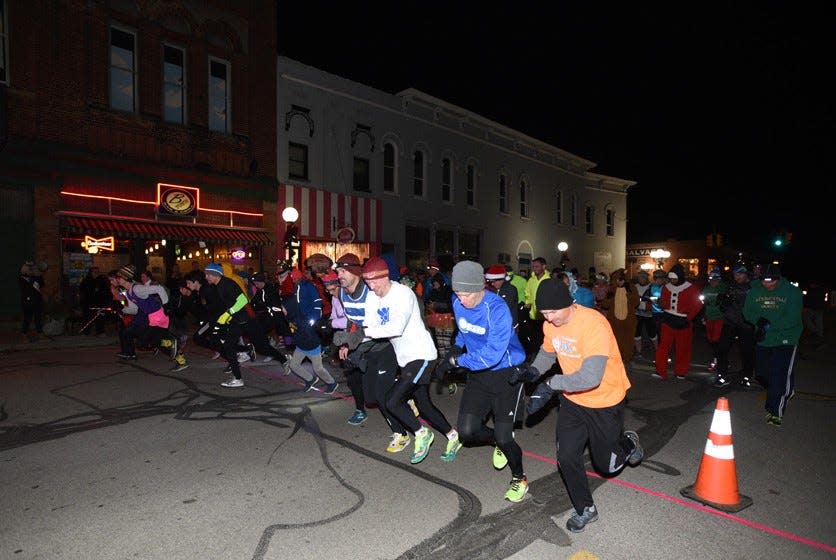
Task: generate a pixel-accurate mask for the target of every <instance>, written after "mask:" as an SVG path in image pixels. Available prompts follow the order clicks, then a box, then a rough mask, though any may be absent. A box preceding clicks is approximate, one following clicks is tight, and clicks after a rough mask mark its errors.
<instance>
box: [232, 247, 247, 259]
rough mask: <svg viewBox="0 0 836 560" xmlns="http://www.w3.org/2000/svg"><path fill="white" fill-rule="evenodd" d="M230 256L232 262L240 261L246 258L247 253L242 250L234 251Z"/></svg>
mask: <svg viewBox="0 0 836 560" xmlns="http://www.w3.org/2000/svg"><path fill="white" fill-rule="evenodd" d="M230 256H231V257H232V260H234V261H242V260H244V259H245V258H247V252H246V251H244V250H243V249H235V250H234V251H232V253H230Z"/></svg>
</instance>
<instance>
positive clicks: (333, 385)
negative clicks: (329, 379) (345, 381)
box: [322, 381, 339, 395]
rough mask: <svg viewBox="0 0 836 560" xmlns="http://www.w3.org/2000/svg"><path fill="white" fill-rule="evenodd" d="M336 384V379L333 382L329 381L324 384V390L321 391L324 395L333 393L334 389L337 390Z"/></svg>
mask: <svg viewBox="0 0 836 560" xmlns="http://www.w3.org/2000/svg"><path fill="white" fill-rule="evenodd" d="M337 385H339V383H337V382H336V381H334V382H333V383H329V384H328V385H326V386H325V390H324V391H322V392H323V393H325V394H326V395H333V394H334V391H336V390H337Z"/></svg>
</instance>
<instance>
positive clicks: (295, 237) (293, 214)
mask: <svg viewBox="0 0 836 560" xmlns="http://www.w3.org/2000/svg"><path fill="white" fill-rule="evenodd" d="M298 219H299V211H298V210H296V208H294V207H293V206H288V207H287V208H285V209H284V210H282V220H284V222H285V230H284V248H285V255H286V257H287V263H288V264H289V265H290V266H293V259H294V257H295V256H296V247H298V243H299V229H298V228H297V227H296V220H298Z"/></svg>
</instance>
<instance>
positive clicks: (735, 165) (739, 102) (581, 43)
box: [278, 1, 836, 272]
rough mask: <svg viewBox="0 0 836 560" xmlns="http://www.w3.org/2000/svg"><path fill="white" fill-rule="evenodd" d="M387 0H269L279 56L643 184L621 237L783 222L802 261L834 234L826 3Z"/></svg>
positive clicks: (688, 235)
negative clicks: (434, 103) (485, 123)
mask: <svg viewBox="0 0 836 560" xmlns="http://www.w3.org/2000/svg"><path fill="white" fill-rule="evenodd" d="M376 4H377V3H369V4H368V5H367V4H362V6H371V5H376ZM389 4H392V3H389ZM389 4H387V5H381V6H378V7H376V8H374V9H372V8H368V7H360V6H361V4H356V3H350V2H339V3H330V2H328V3H322V2H314V1H310V2H283V1H280V2H279V8H278V11H279V13H278V19H279V23H278V42H279V54H280V55H283V56H287V57H290V58H293V59H295V60H299V61H301V62H303V63H306V64H309V65H311V66H315V67H317V68H319V69H321V70H324V71H327V72H330V73H333V74H337V75H339V76H342V77H345V78H348V79H351V80H353V81H356V82H359V83H363V84H366V85H369V86H372V87H374V88H377V89H380V90H383V91H386V92H388V93H397V92H398V91H401V90H403V89H406V88H409V87H412V88H416V89H418V90H421V91H423V92H425V93H428V94H430V95H432V96H434V97H438V98H440V99H443V100H445V101H448V102H450V103H453V104H455V105H458V106H460V107H463V108H466V109H468V110H470V111H473V112H475V113H478V114H480V115H482V116H484V117H486V118H488V119H491V120H494V121H496V122H499V123H501V124H504V125H506V126H509V127H511V128H514V129H516V130H519V131H521V132H523V133H525V134H527V135H529V136H532V137H534V138H537V139H539V140H542V141H544V142H547V143H549V144H552V145H554V146H556V147H558V148H561V149H564V150H566V151H569V152H571V153H574V154H576V155H578V156H581V157H583V158H586V159H589V160H591V161H593V162H595V163H596V164H597V167H596V168H594V169H593V171H594V172H597V173H602V174H605V175H612V176H615V177H620V178H624V179H631V180H634V181H636V182H637V183H638V184H637V185H636V186H635V187H632V188H631V189H630V191H629V195H628V199H627V201H628V202H627V204H628V232H627V236H628V242H629V243H633V242H645V241H658V240H660V239H668V238H675V239H698V238H704V237H705V235H706V234H708V233H711V232H712V231H717V232H720V233H723V234H724V237H725V239H726V241H727V244H729V245H731V246H735V247H738V248H740V249H754V250H770V249H769V247H770V242H771V240H772V239H773V238H774V237H775V235H776V234H778V233H779V232H781V231H790V232H792V234H793V240H792V244H791V245H790V246H789V247H787V248H785V249H783V250H782V256H781V258H782V261H783V262H784V263H785V267H793V268H797V269H799V270H798V271H800V269H801V268H802V267H809V266H810V265H809V260H810V259H818V258H820V257H817V256H816V253H815V251H817V250H821V249H822V248H823V247H828V248H830V249H831V250H832V247H833V246H834V245H836V237H835V236H834V234H833V230H832V228H830V227H828V228H827V231H825V228H824V225H823V220H824V218H825V210H827V211H828V217H829V216H832V215H833V211H832V208H833V204H832V202H831V200H832V199H833V198H834V197H833V194H832V186H833V184H834V179H836V173H835V172H834V166H833V164H832V160H833V157H832V154H833V151H834V142H833V138H834V133H835V132H836V130H834V121H833V117H834V114H833V113H834V112H833V104H834V100H836V95H834V94H836V88H834V70H833V54H834V52H836V48H835V47H836V41H834V39H833V37H834V36H836V33H834V25H833V23H832V20H831V19H830V18H829V17H825V15H824V13H821V12H819V13H816V12H815V11H812V10H810V9H804V10H802V8H800V7H797V6H795V4H793V5H792V6H793V7H787V6H785V5H784V4H785V3H765V4H767V5H765V6H763V5H759V4H758V3H752V5H751V6H748V7H745V8H744V7H742V6H739V5H738V6H733V7H730V6H727V5H726V3H716V4H709V5H706V4H694V5H687V7H688V8H698V11H696V12H688V11H686V5H682V4H676V3H674V4H662V3H658V4H657V3H619V4H617V5H615V7H612V6H605V5H604V4H602V3H591V2H583V3H580V2H579V3H571V4H579V5H570V6H562V5H560V4H558V3H554V4H551V3H548V4H546V3H539V2H537V3H527V2H515V3H513V11H503V10H496V9H492V8H488V4H485V3H475V2H430V1H425V2H400V3H398V6H391V5H389ZM581 4H582V5H581ZM779 4H780V7H777V6H778V5H779ZM786 4H787V5H789V3H786ZM545 6H549V9H550V10H551V13H547V12H546V11H545ZM829 268H832V267H829ZM798 271H797V272H798Z"/></svg>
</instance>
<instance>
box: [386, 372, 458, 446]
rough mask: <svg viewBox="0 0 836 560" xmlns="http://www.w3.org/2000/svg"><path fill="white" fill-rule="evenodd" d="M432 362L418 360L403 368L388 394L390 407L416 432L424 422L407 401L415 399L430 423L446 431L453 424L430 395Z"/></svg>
mask: <svg viewBox="0 0 836 560" xmlns="http://www.w3.org/2000/svg"><path fill="white" fill-rule="evenodd" d="M429 364H430V362H428V361H427V360H415V361H412V362H409V363H408V364H406V365H405V366H403V367H402V368H401V375H400V377H399V378H398V380H397V381H396V382H395V385H394V386H393V387H392V388H391V389H389V393H388V394H387V395H386V408H388V409H389V410H390V411H391V412H392V414H394V415H395V417H396V418H397V419H398V420H400V422H401V424H403V425H404V426H406V428H407V429H408V430H409V431H411V432H412V433H413V434H414V433H415V432H417V431H418V430H420V429H421V422H419V421H418V418H416V417H415V414H413V412H412V408H410V406H409V405H408V404H407V403H406V401H408V400H409V399H411V398H412V399H415V406H417V407H418V412H419V413H420V414H421V417H422V418H423V419H424V420H426V421H427V422H428V423H429V425H430V426H432V427H433V428H435V429H436V430H438V431H439V432H441V433H442V434H445V435H446V434H448V433H449V432H450V430H452V429H453V428H452V426H450V422H448V421H447V418H445V417H444V413H443V412H441V411H440V410H438V408H436V406H435V405H434V404H433V402H432V400H431V399H430V390H429V389H430V386H429V380H430V371H429Z"/></svg>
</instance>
